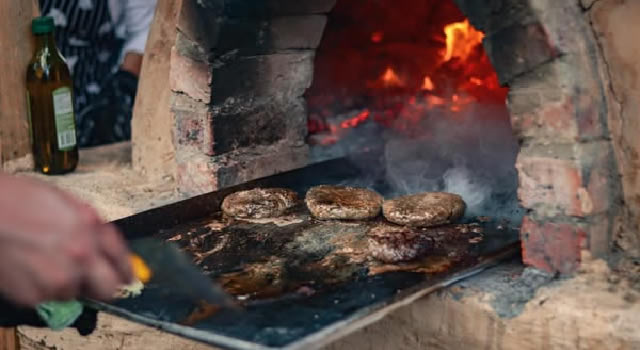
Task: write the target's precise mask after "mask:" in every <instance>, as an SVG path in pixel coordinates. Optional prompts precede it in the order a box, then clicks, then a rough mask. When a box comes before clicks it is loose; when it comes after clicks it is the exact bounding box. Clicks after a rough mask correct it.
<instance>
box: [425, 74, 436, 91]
mask: <svg viewBox="0 0 640 350" xmlns="http://www.w3.org/2000/svg"><path fill="white" fill-rule="evenodd" d="M434 88H435V86H434V85H433V81H432V80H431V78H429V76H428V75H427V76H426V77H424V80H423V81H422V90H427V91H433V89H434Z"/></svg>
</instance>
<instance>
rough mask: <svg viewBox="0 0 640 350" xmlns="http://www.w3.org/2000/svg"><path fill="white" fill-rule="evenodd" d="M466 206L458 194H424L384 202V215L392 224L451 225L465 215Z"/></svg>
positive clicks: (419, 225)
mask: <svg viewBox="0 0 640 350" xmlns="http://www.w3.org/2000/svg"><path fill="white" fill-rule="evenodd" d="M465 209H466V204H465V203H464V201H463V200H462V197H460V196H459V195H457V194H453V193H446V192H424V193H418V194H412V195H408V196H402V197H398V198H395V199H390V200H386V201H384V204H383V205H382V213H383V215H384V217H385V219H387V220H388V221H390V222H393V223H394V224H398V225H406V226H414V227H431V226H438V225H444V224H449V223H452V222H455V221H456V220H458V219H460V218H461V217H462V215H464V211H465Z"/></svg>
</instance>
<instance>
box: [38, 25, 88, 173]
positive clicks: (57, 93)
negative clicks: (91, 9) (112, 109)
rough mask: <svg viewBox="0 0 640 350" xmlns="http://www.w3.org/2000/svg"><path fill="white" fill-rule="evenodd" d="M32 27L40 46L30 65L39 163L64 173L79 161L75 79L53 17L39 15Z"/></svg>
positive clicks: (42, 167) (47, 169)
mask: <svg viewBox="0 0 640 350" xmlns="http://www.w3.org/2000/svg"><path fill="white" fill-rule="evenodd" d="M31 30H32V32H33V34H34V35H35V40H36V48H35V54H34V55H33V58H32V59H31V61H30V62H29V67H28V68H27V103H28V107H29V108H28V109H29V122H30V124H31V143H32V147H33V157H34V161H35V167H36V170H38V171H41V172H42V173H44V174H51V175H54V174H64V173H68V172H71V171H73V170H75V169H76V166H77V165H78V144H77V138H76V121H75V112H74V107H73V81H72V80H71V74H70V73H69V67H67V64H66V62H65V60H64V57H62V54H60V51H58V48H57V46H56V43H55V39H54V37H53V30H54V23H53V18H52V17H48V16H43V17H38V18H35V19H34V20H33V22H32V23H31Z"/></svg>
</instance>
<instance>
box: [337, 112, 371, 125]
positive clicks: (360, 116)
mask: <svg viewBox="0 0 640 350" xmlns="http://www.w3.org/2000/svg"><path fill="white" fill-rule="evenodd" d="M367 118H369V110H368V109H365V110H364V111H362V112H360V113H358V115H356V116H355V117H353V118H351V119H348V120H345V121H343V122H342V123H340V127H341V128H343V129H347V128H355V127H356V126H358V124H360V123H362V122H364V121H365V120H367Z"/></svg>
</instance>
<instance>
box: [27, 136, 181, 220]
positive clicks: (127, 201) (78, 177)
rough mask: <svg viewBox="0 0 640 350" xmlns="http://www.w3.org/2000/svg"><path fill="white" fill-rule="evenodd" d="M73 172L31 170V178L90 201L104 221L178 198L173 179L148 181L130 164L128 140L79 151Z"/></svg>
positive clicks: (28, 173)
mask: <svg viewBox="0 0 640 350" xmlns="http://www.w3.org/2000/svg"><path fill="white" fill-rule="evenodd" d="M79 158H80V161H79V163H78V168H77V169H76V171H74V172H72V173H70V174H65V175H61V176H47V175H42V174H39V173H35V172H19V173H17V175H20V176H29V177H34V178H37V179H39V180H42V181H45V182H48V183H51V184H53V185H55V186H58V187H59V188H62V189H64V190H66V191H68V192H70V193H72V194H73V195H75V196H76V197H78V198H80V199H82V200H84V201H86V202H88V203H90V204H92V205H93V206H94V207H95V208H96V209H97V210H98V212H99V213H100V214H101V215H102V217H103V218H105V219H106V220H116V219H120V218H123V217H126V216H130V215H133V214H135V213H137V212H140V211H143V210H146V209H151V208H154V207H158V206H162V205H165V204H169V203H172V202H175V201H178V200H180V199H181V198H180V196H179V195H178V193H177V191H176V190H175V188H176V185H175V181H174V179H173V178H169V177H168V178H165V179H156V180H150V179H148V178H146V177H144V176H142V175H140V174H139V173H137V172H135V171H134V170H133V169H132V167H131V143H130V142H123V143H116V144H112V145H107V146H99V147H94V148H87V149H83V150H80V156H79Z"/></svg>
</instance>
